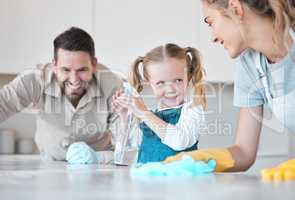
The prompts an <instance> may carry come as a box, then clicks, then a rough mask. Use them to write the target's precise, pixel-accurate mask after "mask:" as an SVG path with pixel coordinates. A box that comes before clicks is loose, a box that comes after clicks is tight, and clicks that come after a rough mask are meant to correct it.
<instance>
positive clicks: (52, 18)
mask: <svg viewBox="0 0 295 200" xmlns="http://www.w3.org/2000/svg"><path fill="white" fill-rule="evenodd" d="M0 25H1V26H0V33H1V34H0V35H1V37H0V44H1V45H0V72H1V73H18V72H21V71H23V70H24V69H27V68H31V67H34V66H35V65H36V64H38V63H47V62H49V61H51V59H52V56H53V40H54V38H55V37H56V35H57V34H59V33H60V32H62V31H63V30H65V29H67V28H68V27H70V26H79V27H82V28H84V29H86V30H87V31H89V32H90V33H92V27H93V25H92V0H1V1H0Z"/></svg>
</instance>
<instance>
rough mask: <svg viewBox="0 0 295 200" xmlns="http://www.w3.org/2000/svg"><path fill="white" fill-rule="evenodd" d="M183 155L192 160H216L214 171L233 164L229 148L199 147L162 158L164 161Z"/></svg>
mask: <svg viewBox="0 0 295 200" xmlns="http://www.w3.org/2000/svg"><path fill="white" fill-rule="evenodd" d="M183 155H188V156H190V157H192V158H193V159H194V160H200V161H204V162H208V161H209V160H215V161H216V169H215V171H216V172H223V171H225V170H227V169H230V168H232V167H233V166H234V163H235V161H234V160H233V157H232V155H231V153H230V152H229V150H227V149H201V150H196V151H189V152H181V153H179V154H177V155H175V156H170V157H168V158H166V159H165V160H164V163H169V162H174V161H177V160H180V159H181V158H182V156H183Z"/></svg>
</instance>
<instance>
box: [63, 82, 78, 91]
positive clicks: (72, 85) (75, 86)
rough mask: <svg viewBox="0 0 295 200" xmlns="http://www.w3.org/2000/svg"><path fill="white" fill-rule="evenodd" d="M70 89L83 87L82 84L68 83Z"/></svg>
mask: <svg viewBox="0 0 295 200" xmlns="http://www.w3.org/2000/svg"><path fill="white" fill-rule="evenodd" d="M66 85H67V86H68V87H69V88H71V89H74V90H75V89H79V88H80V87H81V84H80V83H79V84H72V83H67V84H66Z"/></svg>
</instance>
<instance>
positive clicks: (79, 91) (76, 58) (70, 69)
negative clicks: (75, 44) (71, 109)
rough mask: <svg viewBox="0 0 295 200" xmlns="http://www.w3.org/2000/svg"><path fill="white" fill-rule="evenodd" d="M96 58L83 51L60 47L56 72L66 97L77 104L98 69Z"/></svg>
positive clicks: (55, 67) (54, 62) (55, 62)
mask: <svg viewBox="0 0 295 200" xmlns="http://www.w3.org/2000/svg"><path fill="white" fill-rule="evenodd" d="M96 63H97V61H96V59H91V57H90V55H89V54H88V53H86V52H83V51H68V50H65V49H58V51H57V58H56V60H53V65H54V73H55V75H56V77H57V81H58V83H59V85H60V87H61V89H62V92H63V93H64V94H65V95H66V97H67V98H68V99H69V100H70V101H71V102H72V103H74V104H77V103H78V102H79V100H80V99H81V97H82V96H83V95H84V93H85V92H86V89H87V87H88V83H89V82H90V81H91V80H92V78H93V74H94V73H95V70H96Z"/></svg>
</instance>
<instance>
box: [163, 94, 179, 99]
mask: <svg viewBox="0 0 295 200" xmlns="http://www.w3.org/2000/svg"><path fill="white" fill-rule="evenodd" d="M176 97H177V95H176V94H168V95H165V98H166V99H175V98H176Z"/></svg>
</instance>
